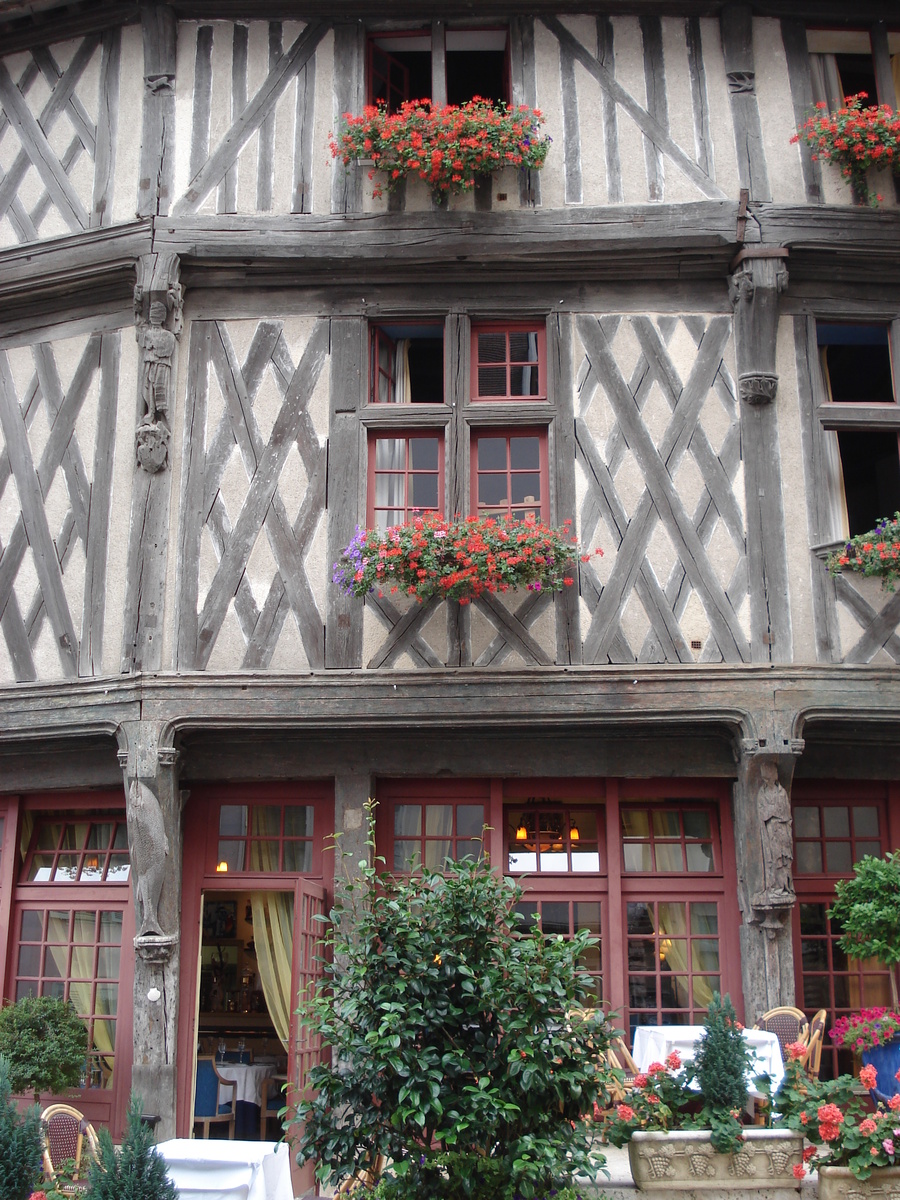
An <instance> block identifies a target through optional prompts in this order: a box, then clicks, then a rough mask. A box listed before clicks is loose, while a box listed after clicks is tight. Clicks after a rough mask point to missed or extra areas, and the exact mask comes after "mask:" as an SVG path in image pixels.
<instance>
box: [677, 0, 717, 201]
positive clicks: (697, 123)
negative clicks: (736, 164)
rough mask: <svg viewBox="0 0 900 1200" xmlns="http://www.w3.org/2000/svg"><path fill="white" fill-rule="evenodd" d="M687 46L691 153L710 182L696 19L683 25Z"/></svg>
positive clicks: (713, 171)
mask: <svg viewBox="0 0 900 1200" xmlns="http://www.w3.org/2000/svg"><path fill="white" fill-rule="evenodd" d="M684 39H685V43H686V44H687V56H688V71H689V73H690V77H691V110H692V112H693V116H694V153H695V154H696V156H697V165H698V166H699V167H700V170H701V171H705V172H706V174H707V175H708V176H709V177H710V179H715V177H716V167H715V162H714V160H713V139H712V132H711V130H710V126H709V95H708V93H707V89H706V67H705V65H704V62H703V35H702V32H701V29H700V19H699V17H688V18H687V20H686V21H685V23H684Z"/></svg>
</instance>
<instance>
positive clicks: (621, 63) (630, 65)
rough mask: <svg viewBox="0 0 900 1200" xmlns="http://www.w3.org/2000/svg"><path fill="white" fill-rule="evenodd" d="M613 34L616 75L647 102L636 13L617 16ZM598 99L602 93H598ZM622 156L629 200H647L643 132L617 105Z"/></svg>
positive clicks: (633, 92)
mask: <svg viewBox="0 0 900 1200" xmlns="http://www.w3.org/2000/svg"><path fill="white" fill-rule="evenodd" d="M613 37H614V46H615V55H616V79H617V81H618V82H619V83H620V84H621V85H622V87H623V88H624V89H625V91H626V92H628V93H629V94H630V95H631V96H633V97H634V99H635V100H636V101H637V103H638V104H639V105H640V106H641V107H642V108H646V106H647V89H646V84H645V80H644V57H643V55H644V50H643V41H642V38H641V27H640V24H639V22H638V19H637V17H614V18H613ZM598 100H599V97H598ZM616 115H617V118H618V126H619V159H620V161H621V164H622V189H623V193H624V202H625V203H626V204H646V203H647V169H646V166H645V165H644V135H643V134H642V133H641V131H640V129H639V128H638V126H637V125H636V124H635V123H634V121H633V120H632V119H631V117H629V116H628V114H627V113H626V112H624V111H623V109H622V107H621V105H619V106H618V107H617V113H616Z"/></svg>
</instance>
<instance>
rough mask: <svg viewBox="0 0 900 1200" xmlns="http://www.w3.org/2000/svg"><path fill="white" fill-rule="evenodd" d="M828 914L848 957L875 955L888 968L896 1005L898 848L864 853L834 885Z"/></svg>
mask: <svg viewBox="0 0 900 1200" xmlns="http://www.w3.org/2000/svg"><path fill="white" fill-rule="evenodd" d="M834 896H835V899H834V904H832V906H831V908H830V909H829V910H828V916H829V917H830V918H831V920H832V921H836V922H837V923H838V924H839V925H840V928H841V936H840V937H839V938H838V939H837V942H838V945H839V946H840V948H841V949H842V950H843V951H844V953H845V954H848V955H849V956H850V957H851V958H877V959H880V961H881V962H883V963H884V964H885V966H887V967H890V968H891V992H892V995H893V998H894V1007H895V1008H896V1007H897V1004H898V997H897V973H896V971H895V970H894V968H895V967H896V966H897V964H898V963H900V851H897V850H895V851H894V852H893V853H891V854H888V855H886V856H885V857H884V858H873V857H872V856H871V855H869V854H867V855H866V856H865V858H862V859H860V861H859V862H858V863H857V864H856V865H855V866H854V868H853V877H852V878H851V879H842V880H840V881H839V882H838V883H836V884H835V885H834Z"/></svg>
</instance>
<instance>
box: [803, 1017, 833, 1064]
mask: <svg viewBox="0 0 900 1200" xmlns="http://www.w3.org/2000/svg"><path fill="white" fill-rule="evenodd" d="M827 1020H828V1013H827V1012H826V1010H825V1009H824V1008H820V1009H819V1011H818V1012H817V1013H816V1015H815V1016H814V1017H813V1019H812V1021H811V1022H810V1025H809V1042H808V1043H807V1046H806V1053H805V1054H804V1056H803V1058H802V1059H801V1060H800V1062H801V1064H802V1065H803V1069H804V1070H805V1071H806V1073H807V1075H808V1076H809V1077H810V1079H818V1078H819V1068H820V1067H821V1065H822V1045H823V1043H824V1040H825V1025H826V1022H827Z"/></svg>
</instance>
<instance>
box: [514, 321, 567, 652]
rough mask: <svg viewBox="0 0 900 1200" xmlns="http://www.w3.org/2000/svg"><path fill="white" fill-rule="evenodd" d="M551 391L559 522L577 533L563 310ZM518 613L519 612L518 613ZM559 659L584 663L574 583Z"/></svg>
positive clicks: (551, 342) (554, 326)
mask: <svg viewBox="0 0 900 1200" xmlns="http://www.w3.org/2000/svg"><path fill="white" fill-rule="evenodd" d="M547 367H548V378H547V386H548V394H549V395H551V396H553V397H554V399H555V401H556V411H557V416H556V421H555V422H554V425H553V461H554V470H553V472H552V474H553V486H554V488H555V497H554V500H555V502H554V503H553V510H554V511H555V514H556V521H557V523H559V524H562V523H563V522H565V521H570V522H571V525H570V527H569V528H570V529H571V531H572V535H573V537H574V535H575V529H576V519H577V515H578V513H577V500H576V496H575V476H574V473H573V471H572V464H573V463H574V462H575V409H574V374H575V373H574V369H573V364H572V319H571V317H568V316H564V315H563V314H561V313H551V315H550V316H549V317H548V319H547ZM578 567H579V564H578V562H577V561H574V562H573V564H572V576H573V578H574V579H576V581H577V578H578ZM517 615H518V614H517ZM556 661H557V662H560V663H580V662H581V627H580V621H579V611H578V589H577V587H575V586H573V587H571V588H568V589H567V590H566V591H564V592H563V593H562V594H561V595H560V596H558V597H557V599H556Z"/></svg>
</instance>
